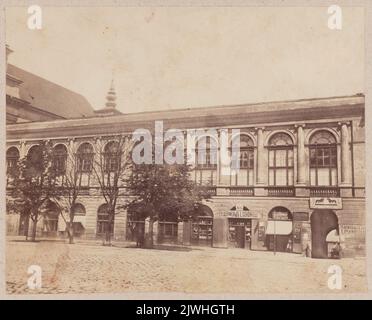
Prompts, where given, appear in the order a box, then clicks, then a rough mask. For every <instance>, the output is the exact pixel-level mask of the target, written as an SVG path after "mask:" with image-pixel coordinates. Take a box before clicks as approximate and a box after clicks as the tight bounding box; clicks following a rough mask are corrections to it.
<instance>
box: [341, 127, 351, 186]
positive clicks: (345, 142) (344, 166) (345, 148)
mask: <svg viewBox="0 0 372 320" xmlns="http://www.w3.org/2000/svg"><path fill="white" fill-rule="evenodd" d="M340 125H341V183H342V184H346V185H349V184H351V168H350V163H351V162H350V148H349V130H348V127H347V125H348V123H347V122H342V123H340Z"/></svg>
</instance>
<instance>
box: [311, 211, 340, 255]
mask: <svg viewBox="0 0 372 320" xmlns="http://www.w3.org/2000/svg"><path fill="white" fill-rule="evenodd" d="M310 221H311V247H312V249H311V250H312V254H311V256H312V257H313V258H328V244H327V235H328V234H329V233H330V232H331V231H332V230H336V232H337V233H338V218H337V216H336V214H335V213H334V212H333V211H332V210H325V209H322V210H314V211H313V213H312V214H311V218H310Z"/></svg>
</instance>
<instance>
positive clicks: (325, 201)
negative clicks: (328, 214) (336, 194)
mask: <svg viewBox="0 0 372 320" xmlns="http://www.w3.org/2000/svg"><path fill="white" fill-rule="evenodd" d="M310 209H342V199H341V198H327V197H325V198H310Z"/></svg>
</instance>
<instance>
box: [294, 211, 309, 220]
mask: <svg viewBox="0 0 372 320" xmlns="http://www.w3.org/2000/svg"><path fill="white" fill-rule="evenodd" d="M293 221H309V213H308V212H293Z"/></svg>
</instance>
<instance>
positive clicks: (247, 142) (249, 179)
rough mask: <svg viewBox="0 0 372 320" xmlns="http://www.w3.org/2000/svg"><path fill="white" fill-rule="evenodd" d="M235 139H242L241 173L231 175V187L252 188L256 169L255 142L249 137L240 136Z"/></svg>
mask: <svg viewBox="0 0 372 320" xmlns="http://www.w3.org/2000/svg"><path fill="white" fill-rule="evenodd" d="M234 139H240V145H239V171H238V172H237V174H235V175H231V180H230V181H231V185H233V186H252V185H253V168H254V149H253V141H252V139H251V138H250V137H249V136H247V135H239V136H238V137H235V138H234Z"/></svg>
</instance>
